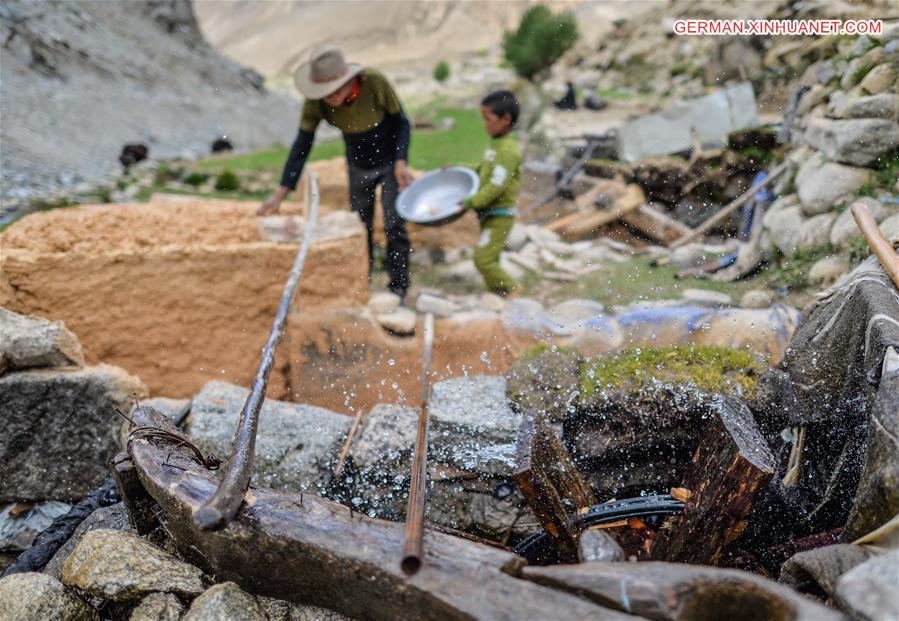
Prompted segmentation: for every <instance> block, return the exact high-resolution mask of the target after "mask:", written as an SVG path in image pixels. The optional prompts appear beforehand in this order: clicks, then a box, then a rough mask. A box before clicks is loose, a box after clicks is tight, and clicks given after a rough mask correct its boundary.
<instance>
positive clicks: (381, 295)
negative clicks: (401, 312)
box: [368, 291, 400, 315]
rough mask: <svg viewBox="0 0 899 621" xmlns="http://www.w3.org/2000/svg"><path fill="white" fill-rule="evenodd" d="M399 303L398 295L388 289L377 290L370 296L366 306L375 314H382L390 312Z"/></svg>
mask: <svg viewBox="0 0 899 621" xmlns="http://www.w3.org/2000/svg"><path fill="white" fill-rule="evenodd" d="M399 305H400V296H398V295H397V294H395V293H391V292H389V291H379V292H378V293H375V294H374V295H373V296H371V299H369V301H368V308H370V309H371V312H373V313H374V314H375V315H383V314H386V313H392V312H393V311H395V310H396V309H397V307H398V306H399Z"/></svg>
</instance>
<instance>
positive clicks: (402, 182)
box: [393, 160, 415, 190]
mask: <svg viewBox="0 0 899 621" xmlns="http://www.w3.org/2000/svg"><path fill="white" fill-rule="evenodd" d="M393 173H394V176H396V181H397V183H398V184H399V186H400V189H401V190H402V189H403V188H405V187H406V186H407V185H409V184H410V183H412V182H413V181H415V175H413V174H412V172H411V171H410V170H409V166H408V165H406V160H397V161H396V165H395V166H394V169H393Z"/></svg>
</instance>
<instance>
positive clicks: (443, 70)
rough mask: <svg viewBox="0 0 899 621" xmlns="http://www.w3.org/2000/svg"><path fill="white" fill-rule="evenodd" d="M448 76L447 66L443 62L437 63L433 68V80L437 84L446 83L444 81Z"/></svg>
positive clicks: (448, 69)
mask: <svg viewBox="0 0 899 621" xmlns="http://www.w3.org/2000/svg"><path fill="white" fill-rule="evenodd" d="M449 75H450V68H449V64H448V63H447V62H446V61H445V60H441V61H440V62H439V63H437V66H436V67H434V79H435V80H437V81H438V82H446V79H447V78H448V77H449Z"/></svg>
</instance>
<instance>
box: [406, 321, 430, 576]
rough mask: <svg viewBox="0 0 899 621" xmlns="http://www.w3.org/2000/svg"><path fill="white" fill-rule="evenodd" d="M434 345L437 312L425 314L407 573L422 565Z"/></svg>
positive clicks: (408, 527) (409, 519)
mask: <svg viewBox="0 0 899 621" xmlns="http://www.w3.org/2000/svg"><path fill="white" fill-rule="evenodd" d="M433 347H434V315H432V314H430V313H428V314H427V315H426V316H425V336H424V353H423V354H422V371H421V412H419V414H418V437H417V438H416V440H415V455H414V456H413V458H412V481H411V483H410V484H409V503H408V506H407V507H406V537H405V542H404V543H403V560H402V561H401V562H400V568H401V569H402V570H403V573H405V574H406V575H407V576H411V575H413V574H415V573H416V572H417V571H418V570H419V569H421V563H422V557H423V548H424V541H423V538H424V519H425V497H426V496H427V483H428V401H429V400H430V389H431V382H430V367H431V350H432V349H433Z"/></svg>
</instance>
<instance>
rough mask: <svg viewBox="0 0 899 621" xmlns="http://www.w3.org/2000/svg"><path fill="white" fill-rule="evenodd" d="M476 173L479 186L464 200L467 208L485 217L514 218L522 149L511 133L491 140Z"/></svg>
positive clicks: (519, 180)
mask: <svg viewBox="0 0 899 621" xmlns="http://www.w3.org/2000/svg"><path fill="white" fill-rule="evenodd" d="M476 170H477V173H478V177H479V178H480V187H479V188H478V192H477V194H475V195H474V196H470V197H468V198H466V199H465V207H466V208H468V209H476V210H478V213H479V215H482V216H512V215H515V204H516V202H517V201H518V184H519V183H520V182H521V147H520V146H519V144H518V141H517V140H516V139H515V137H514V136H513V135H512V134H511V133H509V134H506V135H505V136H501V137H499V138H494V139H493V140H491V141H490V145H489V146H488V147H487V150H486V151H484V159H483V161H482V162H481V163H480V164H479V165H478V167H477V169H476Z"/></svg>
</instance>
